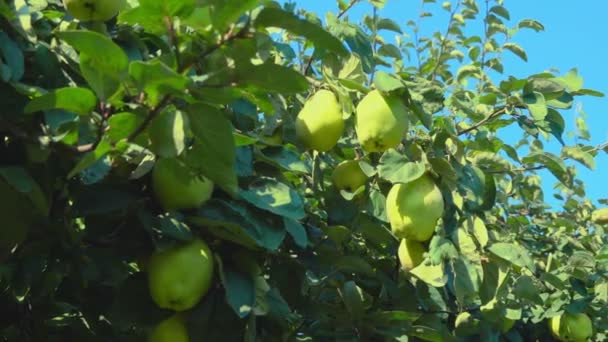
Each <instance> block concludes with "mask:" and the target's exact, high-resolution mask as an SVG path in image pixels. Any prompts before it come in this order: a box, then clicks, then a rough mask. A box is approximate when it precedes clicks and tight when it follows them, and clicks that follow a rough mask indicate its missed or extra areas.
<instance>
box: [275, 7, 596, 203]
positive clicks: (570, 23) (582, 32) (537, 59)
mask: <svg viewBox="0 0 608 342" xmlns="http://www.w3.org/2000/svg"><path fill="white" fill-rule="evenodd" d="M281 2H285V1H281ZM292 2H293V1H292ZM421 2H422V0H387V4H386V6H385V7H384V9H383V10H381V11H379V12H378V15H379V16H381V17H388V18H391V19H393V20H395V21H396V22H397V23H399V24H400V25H401V26H402V27H405V23H406V22H407V21H408V20H416V18H417V14H418V12H419V10H420V4H421ZM452 2H454V1H452ZM295 3H296V4H297V6H298V7H300V8H305V9H307V10H309V11H313V12H316V13H317V14H319V16H320V17H321V18H324V14H325V13H326V12H327V11H333V12H334V13H336V12H337V6H336V2H335V1H333V0H297V1H295ZM437 3H439V4H440V3H442V1H437ZM478 3H479V4H480V7H482V5H483V1H478ZM428 6H431V7H429V8H434V9H438V8H439V6H438V5H437V4H429V5H428ZM505 7H506V8H507V9H508V10H509V12H510V15H511V21H510V22H509V25H508V26H514V25H515V24H516V23H517V22H518V21H519V20H521V19H526V18H530V19H536V20H538V21H540V22H541V23H542V24H543V25H544V26H545V31H543V32H539V33H536V32H534V31H532V30H523V31H520V32H518V33H517V34H516V35H515V37H514V39H513V41H514V42H516V43H518V44H519V45H520V46H522V47H523V48H524V49H525V50H526V52H527V55H528V62H527V63H526V62H524V61H521V60H520V59H518V58H517V57H512V55H511V54H510V53H509V52H505V58H504V60H503V64H504V66H505V74H504V76H502V77H504V78H507V77H508V76H509V75H513V76H515V77H526V76H528V75H531V74H534V73H539V72H543V71H546V70H548V69H551V68H555V69H557V70H559V72H560V73H561V74H563V73H565V72H567V71H568V70H570V69H571V68H577V69H578V71H579V75H580V76H582V77H583V79H584V84H583V87H584V88H590V89H594V90H598V91H601V92H602V93H604V94H606V95H608V67H607V65H606V64H608V43H606V35H607V34H608V19H606V13H608V1H603V0H579V1H575V2H572V1H565V0H557V1H556V0H528V1H524V0H505ZM348 13H349V16H350V18H351V20H353V21H358V20H359V19H360V18H361V17H362V16H363V15H364V14H371V6H370V5H369V4H368V3H367V2H362V3H361V4H358V5H356V6H355V7H353V8H352V9H351V10H350V11H349V12H348ZM433 14H437V17H436V18H434V19H428V20H425V21H424V22H423V31H424V32H428V31H429V30H433V31H434V30H436V27H432V26H434V25H435V26H436V25H441V26H439V28H440V29H441V31H444V26H445V24H446V23H447V22H446V16H447V14H446V13H445V12H444V11H437V10H434V11H433ZM425 26H426V27H425ZM480 28H481V27H480ZM390 35H392V33H390V34H389V35H388V37H389V38H390ZM385 36H386V35H385ZM496 80H497V81H498V80H500V78H496ZM575 101H576V102H575V105H574V107H573V109H572V110H570V111H562V112H561V113H562V115H563V116H564V120H565V121H566V133H567V132H572V131H573V130H574V129H575V126H574V119H575V115H576V112H575V110H574V108H576V107H577V105H581V106H582V109H583V110H584V112H585V113H586V114H587V124H588V126H589V131H590V133H591V142H590V143H588V142H583V143H586V144H590V145H598V144H601V143H603V142H606V141H608V97H603V98H596V97H590V96H588V97H576V98H575ZM564 140H565V141H566V143H567V144H573V143H574V140H573V139H572V138H570V137H569V136H567V134H564ZM545 147H546V149H547V150H548V151H549V152H552V153H555V154H558V155H559V152H560V148H561V146H560V144H559V143H558V142H557V141H556V140H555V139H552V140H551V142H545ZM596 163H597V165H596V169H595V170H594V171H589V170H587V169H586V168H585V167H583V166H581V165H580V164H574V165H577V169H578V170H579V176H580V177H581V178H582V179H583V181H585V183H586V188H587V195H588V196H589V198H591V199H592V200H594V202H595V203H596V204H597V200H598V199H600V198H608V156H607V155H606V153H604V152H600V153H599V155H598V157H597V159H596ZM541 175H542V176H543V182H544V188H545V200H547V201H548V202H549V203H552V204H557V203H555V202H554V201H553V199H552V196H551V194H552V193H553V191H552V190H551V188H552V186H553V185H554V184H555V183H556V182H557V180H556V179H555V177H553V176H552V175H551V174H550V173H548V172H542V174H541Z"/></svg>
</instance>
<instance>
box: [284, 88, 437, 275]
mask: <svg viewBox="0 0 608 342" xmlns="http://www.w3.org/2000/svg"><path fill="white" fill-rule="evenodd" d="M408 122H409V119H408V110H407V107H406V106H405V104H404V103H403V102H402V100H401V99H400V98H399V97H398V96H396V95H392V94H385V93H382V92H380V91H378V90H372V91H370V92H369V93H367V94H366V95H365V96H364V97H363V99H361V101H360V102H359V104H358V105H357V107H356V112H355V133H356V135H357V139H358V141H359V145H360V146H361V147H362V148H363V150H365V151H366V152H384V151H386V150H388V149H389V148H394V147H396V146H398V145H399V144H400V143H401V140H402V139H403V137H404V135H405V133H406V131H407V129H408ZM295 126H296V136H297V137H298V139H299V140H300V142H301V143H302V144H303V145H304V147H306V148H307V149H312V150H317V151H320V152H326V151H329V150H331V149H332V148H333V147H334V146H335V145H336V144H337V143H338V140H340V138H341V137H342V134H343V133H344V126H345V125H344V119H343V115H342V107H341V106H340V104H339V103H338V101H337V99H336V96H335V95H334V94H333V93H332V92H331V91H329V90H325V89H323V90H319V91H317V92H316V93H315V94H314V95H313V96H312V97H311V98H310V99H309V100H308V101H306V103H305V104H304V106H303V107H302V109H301V111H300V112H299V113H298V116H297V118H296V122H295ZM366 180H367V176H366V174H365V173H364V172H363V170H362V169H361V167H360V165H359V162H358V161H355V160H347V161H344V162H342V163H340V164H339V165H338V166H337V167H336V168H335V169H334V171H333V173H332V181H333V183H334V186H335V187H336V189H337V190H347V191H349V192H354V191H356V190H357V189H359V188H360V187H361V186H364V185H365V182H366ZM386 210H387V215H388V219H389V222H390V225H391V229H392V231H393V233H394V235H395V236H396V237H397V238H399V239H400V240H401V244H400V246H399V251H398V257H399V260H400V262H401V265H402V268H403V269H404V270H406V271H407V270H410V269H412V268H414V267H416V266H417V265H419V264H420V263H421V262H422V260H423V256H424V253H425V252H426V249H425V247H424V245H423V243H424V242H426V241H428V240H429V239H430V238H431V237H432V235H433V233H434V231H435V226H436V225H437V221H438V220H439V218H440V217H441V216H442V215H443V210H444V202H443V196H442V194H441V191H440V190H439V188H438V187H437V185H436V184H435V181H434V180H433V178H432V177H431V176H430V175H428V174H425V175H423V176H421V177H420V178H418V179H416V180H414V181H412V182H409V183H406V184H400V183H399V184H395V185H393V187H392V189H391V190H390V191H389V194H388V196H387V199H386Z"/></svg>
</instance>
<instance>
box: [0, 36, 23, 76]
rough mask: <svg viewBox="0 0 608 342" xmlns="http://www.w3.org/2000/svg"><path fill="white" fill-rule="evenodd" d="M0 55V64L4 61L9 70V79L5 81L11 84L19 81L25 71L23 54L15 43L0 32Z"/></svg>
mask: <svg viewBox="0 0 608 342" xmlns="http://www.w3.org/2000/svg"><path fill="white" fill-rule="evenodd" d="M0 53H1V56H2V58H1V59H0V64H2V61H4V63H6V66H7V67H8V69H9V70H10V77H9V78H6V80H7V81H9V80H10V81H13V82H16V81H19V80H21V78H22V77H23V73H24V71H25V63H24V58H23V52H22V51H21V49H20V48H19V46H18V45H17V43H15V41H13V40H12V39H11V38H10V37H9V36H8V35H7V34H6V33H4V32H0Z"/></svg>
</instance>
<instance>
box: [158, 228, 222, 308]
mask: <svg viewBox="0 0 608 342" xmlns="http://www.w3.org/2000/svg"><path fill="white" fill-rule="evenodd" d="M147 271H148V286H149V289H150V295H151V297H152V300H153V301H154V302H155V303H156V305H158V306H159V307H160V308H163V309H170V310H174V311H184V310H188V309H191V308H192V307H194V306H195V305H196V304H197V303H198V302H199V301H200V300H201V298H203V296H204V295H205V294H206V293H207V291H208V290H209V287H210V286H211V280H212V278H213V255H212V254H211V250H210V249H209V246H207V244H206V243H205V242H204V241H203V240H200V239H197V240H193V241H190V242H187V243H183V244H179V245H176V246H173V247H171V248H169V249H166V250H164V251H159V252H156V253H154V254H152V256H151V257H150V260H149V262H148V267H147Z"/></svg>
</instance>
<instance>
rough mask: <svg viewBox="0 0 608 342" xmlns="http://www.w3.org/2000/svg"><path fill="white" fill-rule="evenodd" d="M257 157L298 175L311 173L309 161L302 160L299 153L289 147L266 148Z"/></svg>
mask: <svg viewBox="0 0 608 342" xmlns="http://www.w3.org/2000/svg"><path fill="white" fill-rule="evenodd" d="M292 147H293V146H292ZM257 157H258V158H259V159H260V160H262V161H265V162H267V163H270V164H272V165H274V166H277V167H280V168H281V169H283V170H285V171H292V172H298V173H310V172H311V171H312V166H311V163H310V160H307V159H304V158H303V156H302V155H301V154H300V153H298V152H297V151H295V150H294V149H292V148H291V147H268V148H265V149H264V150H262V151H261V152H260V153H259V154H258V155H257ZM303 159H304V160H303Z"/></svg>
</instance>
